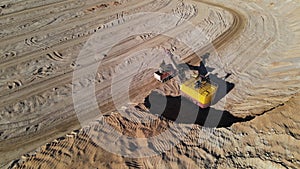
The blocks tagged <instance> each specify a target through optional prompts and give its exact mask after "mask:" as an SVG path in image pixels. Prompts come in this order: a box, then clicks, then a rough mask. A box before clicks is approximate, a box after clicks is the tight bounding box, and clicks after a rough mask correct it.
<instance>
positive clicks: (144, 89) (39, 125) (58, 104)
mask: <svg viewBox="0 0 300 169" xmlns="http://www.w3.org/2000/svg"><path fill="white" fill-rule="evenodd" d="M32 2H34V1H32ZM38 2H39V3H34V4H35V6H32V4H31V3H28V4H26V3H25V4H22V3H23V2H18V1H13V2H10V3H9V2H1V4H3V7H2V11H1V14H2V16H1V17H0V27H1V34H0V36H1V38H2V39H3V40H2V41H1V42H0V44H1V51H0V54H1V55H0V56H1V62H0V65H1V66H0V67H1V68H0V72H1V77H0V90H1V94H0V97H1V101H2V102H1V103H0V113H1V114H0V116H1V121H0V122H1V123H0V124H1V125H0V139H1V140H0V141H1V146H0V149H1V157H3V158H1V164H2V166H3V167H4V165H5V164H8V162H9V161H11V160H13V159H16V158H18V157H19V156H20V155H22V154H25V153H27V152H29V151H32V150H34V149H36V148H37V147H39V146H40V145H42V144H44V143H46V142H51V141H52V140H53V139H54V138H57V137H60V136H62V135H64V133H69V134H67V135H66V136H64V137H61V138H59V139H57V140H55V141H52V142H51V143H48V144H47V145H44V146H42V147H41V148H39V150H38V151H37V153H34V154H27V155H24V156H23V157H22V160H20V161H18V160H16V161H14V162H12V163H10V164H9V165H11V166H26V167H30V166H33V167H37V166H41V167H42V168H46V167H47V168H54V167H57V168H60V167H61V168H62V167H67V168H75V167H80V168H84V167H85V168H92V167H94V168H96V167H99V168H102V167H108V168H114V167H126V166H127V167H132V168H137V167H138V168H144V167H149V168H152V167H153V168H161V167H168V168H171V167H172V168H173V167H180V168H181V167H183V166H184V167H186V168H193V166H207V167H220V168H228V167H230V168H236V167H247V166H252V167H258V168H266V167H270V168H285V167H289V168H291V167H292V168H299V165H300V161H299V159H300V157H299V152H298V149H299V145H300V143H299V131H298V128H299V116H298V115H297V111H296V110H297V108H298V107H299V104H298V103H299V101H300V100H299V95H297V93H298V92H299V80H300V79H299V72H300V71H299V69H300V67H299V66H300V65H299V47H298V42H299V21H298V20H299V17H297V16H298V15H297V14H299V6H297V1H291V2H282V1H281V2H277V3H275V2H267V1H264V2H260V1H257V2H256V1H243V2H240V1H232V2H223V1H216V2H211V1H210V2H205V3H200V2H198V1H191V2H190V1H189V2H185V3H184V5H182V3H180V2H179V1H167V0H160V1H138V2H137V1H125V0H124V1H115V2H111V1H86V2H84V3H83V2H82V1H72V3H65V2H64V1H60V2H59V1H38ZM8 3H9V4H10V5H7V4H8ZM21 6H22V7H21ZM140 11H143V12H145V11H161V12H169V13H170V12H171V13H172V12H173V13H174V12H175V13H176V12H179V14H180V15H182V14H185V15H186V16H187V18H186V19H188V20H189V21H190V22H192V23H193V24H195V25H198V26H199V27H200V28H202V29H203V31H204V32H205V33H206V34H207V35H208V37H209V38H210V40H212V41H213V45H214V47H215V48H216V49H217V52H218V53H219V57H217V56H216V53H212V55H211V56H210V57H209V60H208V63H207V64H208V66H209V67H212V68H214V70H213V73H218V75H219V76H220V77H222V76H225V74H226V73H231V74H232V75H231V76H230V77H229V81H230V82H232V83H234V84H235V87H234V88H233V90H232V91H231V92H230V93H229V94H228V95H227V96H226V99H225V98H223V99H222V100H221V101H220V102H219V103H217V104H216V105H214V107H215V108H216V109H222V106H221V105H222V104H225V105H226V106H225V109H226V110H227V111H228V112H230V113H228V114H226V117H225V116H224V119H225V121H227V123H226V124H224V126H222V127H221V128H218V129H209V128H202V127H201V122H199V124H200V125H192V124H181V123H180V124H178V125H180V126H183V127H189V128H192V130H191V134H189V135H188V137H186V138H184V139H183V140H182V141H180V143H179V144H177V145H176V146H175V147H174V148H172V149H171V150H169V151H167V152H166V153H164V154H162V155H159V156H156V157H151V158H143V159H130V158H121V157H119V156H116V155H114V154H111V153H108V152H106V151H105V150H103V149H102V148H101V147H99V146H98V145H97V144H95V143H94V142H93V140H91V139H90V138H89V136H88V135H87V133H88V131H90V130H91V129H93V127H94V126H93V125H91V126H87V127H86V128H85V129H83V130H80V131H75V132H73V133H71V134H70V131H72V129H78V128H79V127H80V125H79V122H78V121H77V116H76V114H75V112H74V108H73V102H72V93H71V90H72V89H71V88H72V84H71V82H72V71H73V70H74V68H75V67H76V63H75V59H76V57H77V56H78V53H79V51H80V49H81V48H82V46H83V45H84V43H85V42H86V41H87V39H88V38H89V37H90V35H92V34H93V33H95V32H98V31H104V32H105V31H106V32H107V33H109V32H110V31H113V30H114V31H116V30H119V31H122V30H123V29H124V27H125V26H124V25H126V24H129V25H130V23H131V22H132V21H131V20H122V16H123V15H129V14H133V13H137V12H140ZM113 19H118V22H116V23H114V22H113V23H109V22H108V21H111V20H113ZM139 19H140V21H141V22H142V21H143V18H139ZM123 23H124V24H123ZM186 31H187V32H188V31H189V30H188V29H187V28H186V27H185V26H184V25H183V26H181V27H180V26H179V27H177V28H174V29H173V30H170V32H172V33H175V34H177V35H178V36H180V35H182V34H184V32H186ZM157 46H160V48H157V49H158V50H161V47H162V46H164V47H166V48H172V49H174V53H175V54H176V55H178V56H180V57H181V58H183V59H184V60H185V61H187V62H190V63H191V64H197V63H198V62H199V60H198V58H197V57H195V56H194V55H193V53H192V51H190V50H188V49H187V48H186V46H185V45H184V44H182V43H178V42H176V41H174V40H172V39H169V38H166V37H163V36H155V35H151V34H149V35H141V36H137V37H133V38H128V39H126V40H124V42H123V43H120V44H118V45H117V46H115V47H114V48H113V49H112V50H111V52H110V53H109V55H108V57H107V59H106V60H104V62H103V64H102V66H101V68H100V69H99V74H98V76H97V77H96V80H91V81H90V82H96V94H97V96H98V99H99V100H107V102H106V103H103V102H99V103H100V105H99V106H100V108H101V110H102V112H103V113H110V112H112V111H114V108H113V103H112V102H111V100H110V96H109V95H106V94H107V93H109V91H110V79H111V74H112V73H114V71H115V70H114V68H115V67H116V65H118V64H120V63H122V58H126V57H128V56H130V54H132V53H133V52H135V51H139V50H140V49H144V48H151V47H152V48H155V47H157ZM209 49H210V48H206V47H204V48H203V49H202V50H200V51H199V53H200V54H201V53H205V52H206V51H207V50H209ZM152 52H153V51H152ZM150 55H151V52H150ZM152 56H153V57H154V58H155V54H152ZM139 57H143V56H139ZM144 57H146V56H144ZM132 58H133V60H138V59H137V58H138V57H134V56H133V57H132ZM133 62H134V61H133ZM125 63H127V62H125ZM124 66H125V68H124V71H125V70H127V71H128V70H130V69H127V68H126V64H125V65H124ZM127 66H128V67H130V62H128V64H127ZM153 66H157V65H153ZM153 71H154V70H149V71H148V72H145V74H146V75H145V76H143V77H141V78H140V79H137V80H135V81H134V82H133V84H132V86H133V87H132V88H133V89H137V90H132V92H131V93H130V94H131V97H132V102H133V103H139V106H140V107H141V109H136V108H134V107H133V108H132V107H128V109H129V110H128V111H129V112H131V113H130V114H131V116H133V117H134V116H136V117H142V115H144V116H146V115H147V114H149V113H147V112H148V110H147V108H146V107H145V106H143V101H144V98H145V97H147V95H149V94H150V92H151V91H152V90H153V89H155V88H157V89H158V90H159V91H160V93H164V94H166V95H171V96H174V97H175V96H178V94H179V92H178V86H177V85H176V83H175V79H174V80H172V81H171V82H170V83H168V84H166V85H162V84H160V83H158V82H156V81H154V80H151V83H150V85H149V83H140V82H143V81H144V82H146V80H147V79H149V78H151V76H152V73H153ZM128 74H130V72H129V73H128ZM124 80H126V77H125V79H124ZM90 82H87V84H81V85H82V86H85V85H88V83H90ZM120 86H121V85H120ZM120 96H122V95H120ZM87 99H88V98H87ZM102 103H103V104H102ZM232 115H234V116H235V117H234V116H232ZM249 115H251V116H253V117H252V118H251V119H252V120H250V119H247V118H245V117H246V116H248V117H249ZM254 116H256V117H255V118H254ZM253 118H254V119H253ZM105 119H106V120H107V122H108V123H109V124H111V126H113V127H114V128H115V129H117V130H118V131H120V132H121V133H123V134H124V135H130V136H134V137H149V136H152V135H155V134H159V132H160V130H158V128H167V127H166V126H168V125H173V123H171V122H168V121H165V120H162V119H156V120H155V121H154V122H153V123H146V124H144V123H133V122H131V121H127V120H126V119H124V117H122V116H120V115H119V114H118V113H117V114H113V115H109V116H107V117H105ZM248 120H250V121H248ZM243 121H248V122H243ZM238 122H243V123H238ZM167 124H168V125H167ZM94 125H95V126H97V124H96V123H94ZM175 125H177V124H175ZM146 131H147V132H146ZM103 132H105V131H103ZM199 135H200V136H201V137H200V138H199ZM203 138H204V141H203ZM12 142H13V143H14V144H12ZM128 153H130V152H128ZM108 157H111V158H109V160H107V159H108ZM6 167H7V166H6Z"/></svg>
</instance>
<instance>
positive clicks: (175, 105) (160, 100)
mask: <svg viewBox="0 0 300 169" xmlns="http://www.w3.org/2000/svg"><path fill="white" fill-rule="evenodd" d="M144 104H145V106H146V107H147V108H148V109H149V112H150V113H151V114H158V115H160V116H162V117H165V118H166V119H168V120H171V121H174V122H176V123H184V124H198V125H201V126H204V127H210V128H220V127H229V126H231V125H232V124H234V123H239V122H245V121H249V120H252V119H253V118H254V117H252V116H248V117H246V118H239V117H235V116H233V115H232V114H230V112H228V111H221V110H217V109H214V108H212V107H208V108H205V109H202V108H200V107H198V106H197V105H195V104H194V103H192V102H190V101H189V100H187V99H185V98H184V97H181V96H176V97H173V96H164V95H161V94H159V93H158V92H155V91H153V92H152V93H151V94H150V95H149V96H147V97H146V99H145V102H144Z"/></svg>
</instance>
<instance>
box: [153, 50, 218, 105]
mask: <svg viewBox="0 0 300 169" xmlns="http://www.w3.org/2000/svg"><path fill="white" fill-rule="evenodd" d="M166 52H167V54H168V55H169V56H170V58H171V60H172V62H173V64H174V65H175V67H176V69H177V71H176V70H175V69H174V67H173V66H172V64H168V66H165V63H164V62H163V64H162V65H161V67H160V70H159V71H157V72H155V73H154V77H155V78H156V79H158V80H160V81H162V82H165V81H167V80H169V79H171V78H173V77H174V76H176V75H177V74H178V76H179V79H180V81H181V82H182V84H181V85H180V91H181V96H183V97H185V98H187V99H189V100H190V101H192V102H193V103H195V104H196V105H198V106H199V107H201V108H207V107H209V106H210V105H211V103H212V101H213V99H214V97H215V94H216V92H217V89H218V85H217V84H215V83H214V82H212V81H211V80H210V78H209V74H208V72H207V70H206V68H205V65H204V63H203V62H202V61H200V65H199V67H198V75H197V76H194V77H190V78H186V76H185V72H184V71H185V70H184V68H183V67H181V66H179V65H178V64H177V63H176V62H175V60H174V58H173V54H172V53H171V52H170V51H169V50H166ZM207 57H208V56H207V55H206V54H205V55H203V59H204V60H205V59H206V58H207Z"/></svg>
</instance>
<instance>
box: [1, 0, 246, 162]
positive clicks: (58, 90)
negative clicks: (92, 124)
mask: <svg viewBox="0 0 300 169" xmlns="http://www.w3.org/2000/svg"><path fill="white" fill-rule="evenodd" d="M200 2H202V1H200ZM58 3H63V2H58ZM58 3H57V4H56V5H55V3H53V4H49V6H59V4H58ZM203 3H206V4H209V5H212V6H215V7H218V8H223V9H225V10H226V11H228V12H230V14H231V15H232V16H233V24H232V25H231V26H230V27H229V28H228V29H227V30H226V31H225V32H224V33H223V34H222V35H221V36H219V37H218V38H216V39H215V40H213V45H214V47H215V48H216V49H221V48H224V47H225V46H226V44H227V43H228V42H229V41H231V40H232V39H233V38H235V37H236V36H238V35H239V33H240V32H241V30H243V28H244V26H245V24H246V21H245V18H244V17H243V15H242V14H240V13H239V12H237V11H234V10H232V9H229V8H225V7H221V6H218V5H216V4H212V3H208V2H203ZM94 4H95V3H91V4H90V5H87V8H88V7H92V8H93V5H94ZM133 4H135V5H133ZM148 4H150V3H146V2H145V1H142V2H140V1H139V3H136V2H134V1H129V2H127V1H124V4H121V5H120V6H116V8H117V9H118V10H116V11H115V13H113V14H112V13H107V15H101V17H98V18H95V19H94V18H93V17H95V16H96V14H101V11H97V10H96V11H95V13H93V12H91V14H88V12H86V13H87V16H86V18H90V19H88V20H86V22H85V23H86V24H87V26H92V27H93V28H91V30H92V31H94V30H96V29H97V28H98V27H101V28H100V29H99V30H96V31H102V29H103V30H106V29H108V28H107V27H109V26H108V25H105V24H104V26H103V24H102V23H103V22H106V20H107V17H109V16H110V15H112V16H115V14H116V13H120V12H122V10H123V9H126V10H127V11H126V12H127V13H129V14H130V13H134V12H138V11H143V10H147V11H151V10H153V11H169V10H170V9H172V8H173V7H174V4H170V1H151V5H149V6H151V8H146V7H145V6H147V5H148ZM109 5H110V6H112V5H111V4H109ZM122 5H123V6H122ZM175 5H176V4H175ZM36 8H37V9H40V7H36ZM102 10H104V11H103V13H104V14H106V12H108V10H109V8H108V9H102ZM22 12H23V11H19V12H18V13H17V14H18V15H22ZM24 12H26V10H25V11H24ZM17 14H16V15H15V14H7V16H6V15H4V17H8V16H11V17H16V16H17ZM84 18H85V17H82V18H80V19H84ZM97 19H98V21H99V22H98V24H97V23H94V22H95V20H97ZM192 20H193V19H192ZM193 21H194V22H197V20H195V19H194V20H193ZM80 22H82V21H81V20H76V19H75V20H74V21H73V20H70V22H69V23H70V24H69V25H64V24H63V25H60V26H59V27H57V26H56V25H53V26H52V27H53V32H52V33H55V32H61V31H64V29H65V28H64V27H68V26H71V25H72V24H74V23H76V24H79V23H80ZM11 25H12V26H15V24H11ZM3 28H5V27H3ZM184 30H185V29H184V28H181V27H179V28H176V29H175V30H172V31H173V32H176V33H178V34H179V33H180V32H183V31H184ZM76 31H79V32H80V31H82V30H80V29H78V28H75V29H74V30H72V31H65V33H61V34H57V35H56V36H57V37H58V38H57V39H56V40H57V41H59V43H57V44H55V43H54V44H53V45H52V44H49V45H47V44H42V43H39V41H43V40H42V39H41V38H42V35H45V33H46V32H47V29H46V27H45V28H43V29H42V30H41V31H37V32H36V33H34V37H37V39H36V40H33V41H31V45H32V46H29V47H28V45H27V46H25V45H24V44H22V43H24V39H25V37H27V34H25V33H26V32H24V34H21V33H19V34H18V35H16V36H15V37H13V36H11V37H10V36H9V37H7V38H4V39H6V40H7V41H4V42H3V41H2V42H1V45H4V46H5V49H9V48H10V46H9V44H10V43H12V44H18V43H19V44H20V45H21V44H22V45H23V47H24V49H25V48H27V49H28V50H27V51H30V52H28V53H24V55H22V53H20V52H22V50H23V48H19V49H17V50H19V51H18V52H15V53H14V52H12V53H8V55H6V54H7V53H3V55H2V56H4V57H3V58H1V63H0V65H1V68H0V69H1V70H0V71H1V73H7V74H3V77H4V78H5V79H7V80H8V81H3V82H2V83H1V86H0V87H1V95H0V99H1V101H2V102H1V103H0V107H1V109H2V114H1V117H3V120H4V119H11V121H8V122H4V121H2V123H1V125H0V129H1V132H2V133H1V147H0V150H1V152H2V153H4V154H5V155H3V157H4V158H2V160H3V161H1V163H5V162H7V161H9V160H11V159H13V158H15V157H16V156H18V154H20V153H21V154H23V153H25V152H28V151H30V150H32V149H33V148H36V147H38V146H39V145H41V144H42V143H44V142H46V141H50V140H52V139H53V138H56V137H58V136H61V135H62V134H63V133H66V132H68V131H70V130H71V129H75V128H79V127H80V126H79V123H78V121H77V117H76V115H75V114H74V110H73V103H72V99H71V97H70V96H71V90H70V89H71V80H72V71H73V70H72V69H71V68H69V67H70V65H71V64H72V62H73V61H74V58H72V57H70V56H69V55H68V52H69V51H70V50H69V49H68V48H72V47H78V46H80V45H82V44H83V43H84V42H85V41H86V40H87V39H88V35H89V33H86V32H83V33H79V34H77V33H76ZM68 32H72V33H73V32H74V35H73V37H74V36H77V37H76V38H74V39H72V38H69V37H70V36H69V35H68ZM39 36H40V37H39ZM47 36H48V37H51V36H53V35H51V33H50V34H49V35H48V34H47ZM63 36H68V40H67V41H66V42H64V40H63V39H64V38H63ZM45 40H47V39H45ZM168 40H170V39H168V38H165V37H161V36H156V37H153V38H151V39H150V40H146V41H144V42H142V43H137V44H136V45H135V47H134V48H130V50H128V51H126V52H124V53H122V54H118V55H116V56H114V55H113V54H112V57H120V58H122V57H124V56H127V55H129V54H130V53H132V52H134V51H138V50H139V49H143V48H145V47H147V48H149V47H155V46H157V45H158V44H161V43H163V42H166V41H168ZM35 43H36V44H37V47H36V46H35ZM22 45H21V46H22ZM43 48H44V49H43ZM41 49H42V50H41ZM208 50H209V47H204V48H203V49H201V51H200V52H202V53H205V52H207V51H208ZM8 51H9V50H8ZM9 54H12V56H9ZM73 54H74V53H73ZM49 55H51V56H52V57H50V58H49ZM53 56H54V57H56V58H57V59H61V61H58V62H57V61H54V60H51V58H52V59H53ZM198 59H199V58H198V57H196V56H194V55H189V56H186V57H185V61H187V62H188V61H190V62H192V63H198V62H199V60H198ZM113 64H116V63H110V61H109V60H108V61H107V65H106V67H104V68H103V69H105V68H108V69H110V66H111V65H113ZM22 65H29V67H28V70H27V71H24V70H22V69H23V67H22ZM30 66H31V67H30ZM61 67H65V68H63V69H62V68H61ZM12 71H14V72H15V73H12ZM31 71H36V72H37V75H36V76H35V75H34V74H31ZM19 72H20V74H18V73H19ZM10 73H12V74H10ZM22 73H23V74H24V77H26V76H27V77H30V76H35V78H33V79H32V78H30V79H23V78H24V77H21V75H22ZM20 79H21V80H20ZM17 80H20V81H21V82H20V83H17ZM150 84H151V85H145V86H141V89H143V91H144V92H145V93H147V92H149V91H151V90H152V89H154V88H156V87H157V86H158V85H160V84H159V83H157V82H156V81H155V80H151V81H150ZM109 86H110V84H109V83H104V85H101V86H98V87H97V88H96V92H97V93H101V92H103V91H105V89H109ZM139 94H140V93H139V92H138V91H135V92H132V93H131V97H135V96H138V95H139ZM66 96H67V97H66ZM100 107H101V110H106V111H104V112H103V113H109V112H111V111H112V110H113V103H112V101H111V100H110V98H108V102H107V103H106V104H103V105H100ZM26 112H27V114H26ZM34 112H36V113H35V114H34ZM23 114H25V115H23ZM30 114H34V115H30ZM7 117H10V118H7ZM12 142H14V144H13V145H11V143H12ZM20 148H22V151H19V152H18V149H20Z"/></svg>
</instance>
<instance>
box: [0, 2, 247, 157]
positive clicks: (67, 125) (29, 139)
mask: <svg viewBox="0 0 300 169" xmlns="http://www.w3.org/2000/svg"><path fill="white" fill-rule="evenodd" d="M204 3H208V2H204ZM208 4H209V5H213V6H216V7H221V6H218V5H216V4H212V3H208ZM221 8H223V7H221ZM224 9H225V10H227V11H229V12H230V13H231V14H232V16H233V24H232V25H231V26H230V27H229V29H228V30H226V31H225V32H224V33H223V34H222V35H221V36H219V37H218V38H217V39H215V40H214V41H213V45H214V47H215V48H217V49H219V48H222V47H225V46H226V43H229V42H228V41H230V40H232V39H233V38H234V37H235V36H238V34H239V32H240V31H241V30H242V29H243V26H244V25H245V20H244V18H243V16H242V15H241V14H240V13H238V12H237V11H234V10H231V9H229V8H224ZM177 31H178V32H181V31H182V30H180V29H178V30H175V32H177ZM20 39H22V38H20ZM86 40H87V38H80V39H77V40H75V41H74V42H72V43H71V44H69V46H72V45H75V44H78V43H80V42H84V41H86ZM167 40H168V38H167V39H166V38H161V37H160V36H158V37H154V38H153V39H151V40H150V41H146V42H144V43H142V44H139V45H138V46H137V47H135V48H134V49H141V48H143V46H145V47H149V44H152V43H154V44H160V43H162V42H164V41H167ZM154 46H155V45H154ZM130 50H133V49H130ZM207 50H209V48H203V49H202V50H201V52H205V51H207ZM42 53H44V52H41V54H42ZM123 54H124V56H126V55H128V53H127V52H126V53H123ZM38 55H40V54H36V53H35V54H32V56H30V55H28V56H25V57H21V58H20V59H17V61H18V62H19V63H20V62H25V61H26V60H27V59H32V58H31V57H36V56H38ZM185 61H190V62H191V63H195V64H196V63H198V62H199V58H198V57H197V56H195V55H190V56H187V57H186V58H185ZM14 63H15V60H9V61H8V62H6V61H4V63H1V68H4V69H5V67H6V66H9V65H12V64H14ZM71 77H72V70H68V71H66V72H63V73H61V74H60V75H58V74H56V75H54V76H52V77H49V78H44V79H41V80H40V81H36V82H35V83H33V84H32V83H29V84H25V85H23V86H21V87H20V88H18V89H15V90H14V91H13V92H11V91H9V92H6V93H4V94H3V95H2V93H1V100H3V102H2V103H1V107H3V106H5V105H6V104H9V103H12V102H14V101H16V99H17V100H24V99H26V98H28V97H30V96H33V95H38V94H40V93H43V91H46V90H49V89H53V88H55V87H56V86H57V85H59V84H62V85H65V84H70V83H71V80H72V78H71ZM150 83H151V84H152V85H145V86H143V87H141V88H143V89H144V91H147V90H148V91H151V90H152V89H153V88H155V87H157V85H159V83H157V82H155V80H151V81H150ZM108 85H110V84H108ZM107 87H109V86H106V87H104V86H101V87H100V88H97V89H96V91H97V92H101V90H103V88H107ZM137 95H139V93H138V92H133V93H131V95H130V97H135V96H137ZM18 96H19V97H18ZM20 96H22V97H20ZM100 106H101V109H103V110H107V111H106V112H104V113H109V112H111V111H112V110H113V109H112V108H113V103H112V102H111V101H109V102H108V103H107V104H105V105H100ZM58 107H61V109H56V110H55V111H54V112H51V110H48V109H47V111H50V113H47V114H44V115H43V116H41V117H42V118H40V119H38V118H37V121H35V123H41V122H43V121H47V120H49V117H48V115H49V114H54V115H53V116H54V117H51V118H50V119H52V120H54V121H53V122H55V123H56V124H55V123H53V124H52V126H48V127H47V128H42V129H40V130H38V131H37V132H35V133H32V134H30V135H26V136H22V137H21V138H18V137H13V138H11V139H8V140H3V141H1V152H13V151H14V150H16V149H18V148H21V147H24V146H26V145H27V146H28V145H40V144H41V143H43V142H45V140H51V139H53V138H55V137H58V136H61V135H62V133H64V132H67V131H68V130H67V129H74V128H78V127H79V124H78V123H77V118H76V116H74V114H73V103H72V100H65V101H64V102H62V103H60V106H58ZM60 111H61V112H60ZM56 112H60V114H58V115H57V118H60V117H63V116H65V117H64V118H63V119H62V120H61V121H55V118H56V116H55V114H56ZM62 112H64V113H62ZM54 124H55V125H54ZM16 126H19V127H21V126H23V125H22V123H20V124H17V125H16ZM25 126H26V125H25ZM59 131H60V132H61V133H57V132H59ZM20 139H21V140H20ZM25 140H26V141H25ZM11 142H15V144H14V146H8V145H11V144H10V143H11ZM32 147H34V146H32ZM31 149H32V148H30V146H28V147H27V148H26V147H25V148H24V150H25V152H26V151H29V150H31ZM23 152H24V151H23ZM13 156H14V155H12V154H9V153H8V154H6V158H5V161H7V160H8V159H12V157H13Z"/></svg>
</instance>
